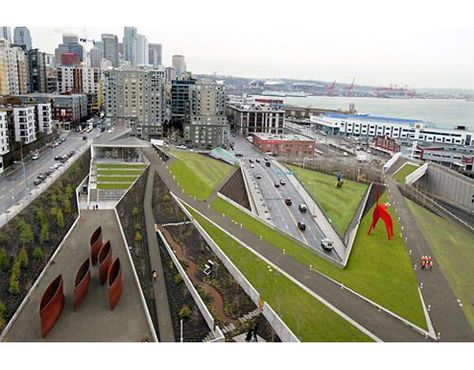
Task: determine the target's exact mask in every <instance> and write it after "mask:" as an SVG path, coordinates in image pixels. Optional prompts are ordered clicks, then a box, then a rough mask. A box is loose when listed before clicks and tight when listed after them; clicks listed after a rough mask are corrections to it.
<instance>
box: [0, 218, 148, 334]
mask: <svg viewBox="0 0 474 370" xmlns="http://www.w3.org/2000/svg"><path fill="white" fill-rule="evenodd" d="M99 225H101V226H102V230H103V235H104V241H107V240H110V243H111V246H112V256H113V258H114V259H115V258H116V257H119V258H120V265H121V268H122V276H123V291H122V296H121V298H120V301H119V303H118V305H117V306H116V307H115V309H114V310H113V311H111V310H110V308H109V304H108V296H107V294H108V293H107V286H105V285H103V286H102V285H100V282H99V276H98V274H99V272H98V267H97V265H96V266H91V273H92V280H91V284H90V287H89V293H88V295H87V296H86V297H85V299H84V301H83V302H82V305H81V306H80V308H79V310H78V311H76V312H74V311H73V289H74V280H75V275H76V272H77V270H78V268H79V267H80V266H81V264H82V263H83V262H84V261H85V260H86V259H87V258H88V257H89V256H90V248H89V236H90V235H92V233H93V232H94V230H95V229H96V228H97V226H99ZM59 248H60V249H59V251H58V253H57V254H56V256H55V257H54V260H53V262H51V264H49V266H47V267H46V269H45V271H44V275H43V277H42V278H41V280H40V281H39V282H38V285H37V286H36V287H34V288H33V290H32V291H31V295H30V297H29V299H28V300H27V302H26V304H25V305H24V307H23V308H22V309H21V310H20V311H19V312H18V317H17V318H16V320H15V321H13V324H12V325H11V327H10V329H9V330H8V332H7V333H6V335H5V338H4V341H6V342H36V341H42V342H43V341H44V342H115V341H125V342H140V341H145V340H147V341H151V340H153V334H152V330H153V329H151V327H150V324H151V321H148V320H147V314H146V307H145V306H144V301H142V299H141V297H140V286H139V284H138V282H137V281H136V280H135V278H134V276H133V272H132V265H131V261H130V259H129V257H128V256H127V250H126V247H125V243H124V240H123V238H122V233H121V231H120V226H119V224H118V221H117V218H116V216H115V212H114V211H110V210H102V211H101V210H99V211H82V212H81V218H80V219H79V221H78V222H77V223H76V224H75V226H74V228H73V229H72V230H71V232H70V234H69V235H68V236H67V238H66V239H65V240H64V243H63V244H62V245H61V246H60V247H59ZM59 274H62V275H63V279H64V294H65V298H66V299H65V306H64V311H63V313H62V315H61V317H60V318H59V320H58V322H57V324H56V326H55V327H54V328H53V329H52V331H51V332H50V333H49V334H48V336H47V337H46V338H42V336H41V332H40V317H39V313H38V307H39V303H40V301H41V296H42V295H43V293H44V291H45V289H46V288H47V286H48V285H49V284H50V283H51V281H53V280H54V279H55V278H56V276H58V275H59Z"/></svg>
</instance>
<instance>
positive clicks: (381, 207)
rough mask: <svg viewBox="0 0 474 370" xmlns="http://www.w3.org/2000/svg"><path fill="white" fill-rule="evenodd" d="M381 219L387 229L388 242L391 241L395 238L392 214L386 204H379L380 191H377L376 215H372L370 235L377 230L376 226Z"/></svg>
mask: <svg viewBox="0 0 474 370" xmlns="http://www.w3.org/2000/svg"><path fill="white" fill-rule="evenodd" d="M379 218H381V219H382V221H383V222H384V223H385V229H386V230H387V237H388V240H391V239H392V237H393V222H392V217H391V216H390V213H388V211H387V206H386V205H385V204H379V191H378V189H377V203H376V205H375V208H374V213H373V214H372V223H371V224H370V227H369V232H368V233H367V234H368V235H370V233H371V232H372V230H373V229H375V225H377V222H378V221H379Z"/></svg>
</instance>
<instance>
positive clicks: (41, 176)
mask: <svg viewBox="0 0 474 370" xmlns="http://www.w3.org/2000/svg"><path fill="white" fill-rule="evenodd" d="M47 177H48V175H47V174H46V173H45V172H40V174H39V175H38V176H37V178H38V179H41V180H43V181H44V180H46V178H47Z"/></svg>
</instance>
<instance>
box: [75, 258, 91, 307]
mask: <svg viewBox="0 0 474 370" xmlns="http://www.w3.org/2000/svg"><path fill="white" fill-rule="evenodd" d="M90 265H91V264H90V259H89V258H88V259H87V260H85V261H84V263H83V264H82V265H81V267H79V270H78V271H77V274H76V280H75V281H74V311H76V310H78V309H79V307H80V306H81V303H82V301H83V300H84V298H85V297H86V295H87V292H88V291H89V285H90V283H91V268H90Z"/></svg>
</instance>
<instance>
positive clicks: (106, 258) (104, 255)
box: [99, 241, 112, 285]
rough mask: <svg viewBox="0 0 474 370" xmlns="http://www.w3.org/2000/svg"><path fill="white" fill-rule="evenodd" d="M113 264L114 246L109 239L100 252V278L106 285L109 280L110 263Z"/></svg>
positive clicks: (102, 283)
mask: <svg viewBox="0 0 474 370" xmlns="http://www.w3.org/2000/svg"><path fill="white" fill-rule="evenodd" d="M111 264H112V247H111V245H110V241H107V242H106V243H105V244H104V245H103V247H102V248H101V249H100V252H99V278H100V284H101V285H104V284H105V282H106V281H107V275H108V273H109V269H110V265H111Z"/></svg>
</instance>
